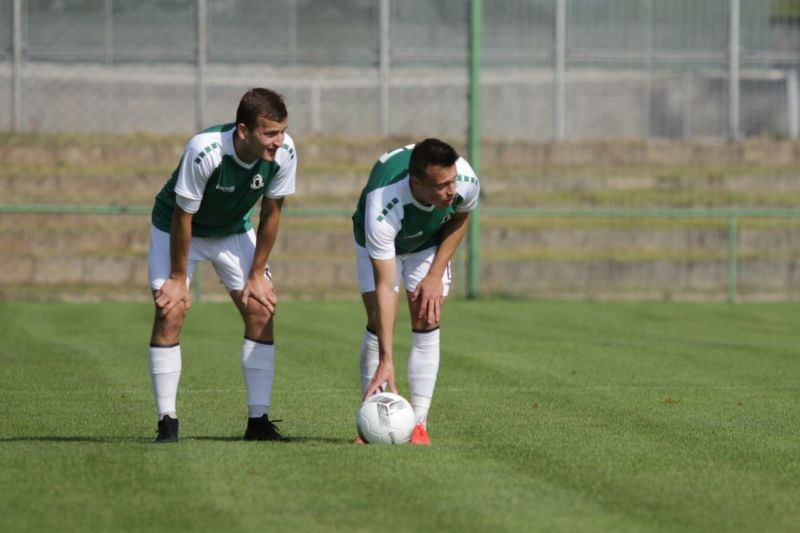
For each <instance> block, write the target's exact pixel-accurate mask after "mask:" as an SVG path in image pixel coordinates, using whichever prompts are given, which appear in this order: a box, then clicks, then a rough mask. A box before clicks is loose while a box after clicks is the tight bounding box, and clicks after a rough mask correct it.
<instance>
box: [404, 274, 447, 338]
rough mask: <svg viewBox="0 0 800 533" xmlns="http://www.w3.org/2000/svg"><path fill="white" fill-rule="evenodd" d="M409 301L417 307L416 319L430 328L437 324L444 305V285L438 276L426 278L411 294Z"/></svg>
mask: <svg viewBox="0 0 800 533" xmlns="http://www.w3.org/2000/svg"><path fill="white" fill-rule="evenodd" d="M411 301H412V302H414V303H415V305H416V306H417V318H419V319H420V320H425V322H426V323H427V324H428V325H429V326H431V325H433V324H438V323H439V316H440V313H441V310H442V304H443V303H444V284H443V283H442V279H441V278H440V277H438V276H426V277H425V278H423V279H422V281H420V282H419V284H418V285H417V287H416V289H414V292H413V293H412V294H411Z"/></svg>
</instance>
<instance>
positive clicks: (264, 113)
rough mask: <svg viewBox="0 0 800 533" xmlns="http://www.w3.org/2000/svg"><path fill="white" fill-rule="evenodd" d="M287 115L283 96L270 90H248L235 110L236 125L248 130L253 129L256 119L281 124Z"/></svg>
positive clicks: (259, 88)
mask: <svg viewBox="0 0 800 533" xmlns="http://www.w3.org/2000/svg"><path fill="white" fill-rule="evenodd" d="M288 115H289V113H288V111H286V104H285V103H284V102H283V96H281V95H280V94H278V93H276V92H275V91H272V90H270V89H264V88H263V87H256V88H254V89H250V90H249V91H247V92H246V93H244V96H242V99H241V100H239V107H238V109H236V123H237V124H244V125H245V126H247V127H248V128H250V129H252V128H254V127H255V125H256V122H257V121H258V117H264V118H266V119H267V120H272V121H273V122H282V121H283V120H284V119H285V118H286V117H287V116H288Z"/></svg>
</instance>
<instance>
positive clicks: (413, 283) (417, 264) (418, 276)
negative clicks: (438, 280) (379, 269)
mask: <svg viewBox="0 0 800 533" xmlns="http://www.w3.org/2000/svg"><path fill="white" fill-rule="evenodd" d="M436 250H437V248H436V247H435V246H434V247H433V248H427V249H425V250H420V251H419V252H414V253H411V254H405V255H398V256H395V258H394V259H395V265H396V266H397V279H396V280H395V286H394V290H395V292H400V278H401V276H402V279H403V284H404V285H405V287H406V290H407V291H410V292H414V289H416V288H417V284H419V282H420V281H422V278H424V277H425V276H427V275H428V271H429V270H430V268H431V264H432V263H433V258H434V256H435V255H436ZM356 268H357V270H358V289H359V290H360V291H361V294H364V293H365V292H375V274H374V273H373V270H372V261H370V259H369V254H368V253H367V249H366V248H364V247H363V246H360V245H359V244H358V243H356ZM450 280H451V275H450V263H447V268H445V269H444V275H443V276H442V284H443V285H444V296H447V294H448V293H449V292H450Z"/></svg>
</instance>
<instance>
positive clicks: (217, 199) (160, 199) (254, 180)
mask: <svg viewBox="0 0 800 533" xmlns="http://www.w3.org/2000/svg"><path fill="white" fill-rule="evenodd" d="M235 131H236V128H235V124H222V125H219V126H213V127H211V128H208V129H207V130H204V131H203V132H201V133H198V134H197V135H195V136H194V137H192V138H191V139H190V140H189V142H188V143H187V145H186V148H185V149H184V151H183V157H182V158H181V162H180V164H179V165H178V168H176V169H175V171H174V172H173V173H172V177H171V178H170V179H169V181H167V183H166V185H164V187H163V188H162V189H161V192H159V193H158V195H157V196H156V201H155V205H154V206H153V214H152V221H153V225H154V226H155V227H157V228H158V229H160V230H161V231H165V232H167V233H169V230H170V222H171V220H172V213H173V212H174V210H175V205H176V204H178V205H180V206H181V209H183V210H184V211H186V212H187V213H193V214H194V215H193V217H192V236H195V237H223V236H226V235H233V234H236V233H244V232H246V231H248V230H249V229H250V228H252V226H253V225H252V222H251V221H250V216H251V214H252V212H253V206H254V205H255V204H256V202H258V200H259V199H261V198H262V196H267V197H268V198H283V197H284V196H286V195H289V194H293V193H294V188H295V174H296V171H297V157H296V153H295V148H294V141H293V140H292V138H291V137H290V136H289V135H288V134H286V140H285V141H284V145H283V148H280V149H278V151H277V152H276V154H275V160H274V161H265V160H263V159H257V160H256V161H254V162H252V163H250V164H247V163H244V162H242V161H241V160H240V159H239V158H238V157H237V156H236V152H235V150H234V149H233V135H234V133H235Z"/></svg>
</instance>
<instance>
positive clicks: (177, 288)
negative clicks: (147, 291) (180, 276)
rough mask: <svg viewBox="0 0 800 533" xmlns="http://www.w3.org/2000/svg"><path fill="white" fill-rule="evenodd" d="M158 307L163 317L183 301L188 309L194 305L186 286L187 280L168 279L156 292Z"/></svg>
mask: <svg viewBox="0 0 800 533" xmlns="http://www.w3.org/2000/svg"><path fill="white" fill-rule="evenodd" d="M155 302H156V307H158V312H159V314H160V315H161V316H162V317H165V316H167V315H168V314H169V313H170V311H172V309H173V308H174V307H175V306H176V305H178V304H179V303H181V302H183V303H184V305H185V306H186V311H188V310H189V308H190V307H191V306H192V297H191V295H190V294H189V289H187V288H186V280H185V279H184V280H175V279H171V278H170V279H168V280H167V281H165V282H164V284H163V285H162V286H161V288H160V289H158V290H157V291H156V292H155Z"/></svg>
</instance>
